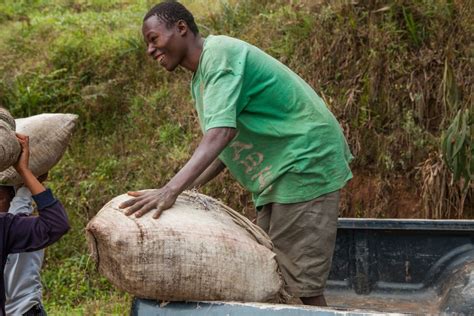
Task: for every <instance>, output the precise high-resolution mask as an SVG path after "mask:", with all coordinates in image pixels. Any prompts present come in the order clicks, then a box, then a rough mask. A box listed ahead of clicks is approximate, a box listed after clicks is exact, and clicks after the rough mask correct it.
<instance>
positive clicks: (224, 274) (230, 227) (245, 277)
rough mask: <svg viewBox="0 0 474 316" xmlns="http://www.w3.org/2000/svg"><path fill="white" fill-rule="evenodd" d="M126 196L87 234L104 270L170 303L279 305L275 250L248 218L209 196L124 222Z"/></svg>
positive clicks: (185, 196)
mask: <svg viewBox="0 0 474 316" xmlns="http://www.w3.org/2000/svg"><path fill="white" fill-rule="evenodd" d="M129 198H131V197H130V196H127V195H120V196H118V197H116V198H114V199H113V200H112V201H110V202H109V203H107V204H106V205H105V206H104V207H103V208H102V209H101V210H100V211H99V213H98V214H97V215H96V216H95V217H94V218H93V219H92V220H91V221H90V222H89V224H88V225H87V228H86V232H87V240H88V244H89V249H90V251H91V253H92V256H93V258H94V259H95V261H96V264H97V267H98V270H99V272H100V273H101V274H103V275H104V276H105V277H107V278H108V279H109V280H110V281H111V282H112V284H114V285H115V286H116V287H118V288H119V289H122V290H124V291H126V292H128V293H131V294H133V295H135V296H138V297H141V298H148V299H160V300H167V301H177V300H178V301H179V300H188V301H203V300H204V301H210V300H226V301H248V302H269V301H278V300H280V299H281V298H283V297H284V295H283V293H284V292H283V289H282V288H283V279H282V277H281V276H280V273H279V270H278V265H277V262H276V260H275V254H274V253H273V252H272V251H271V248H272V244H271V241H270V240H269V238H268V236H267V235H266V234H265V233H264V232H263V231H262V230H261V229H260V228H259V227H257V226H256V225H253V224H252V223H251V222H250V221H249V220H248V219H247V218H245V217H243V216H242V215H240V214H238V213H237V212H235V211H233V210H231V209H230V208H229V207H227V206H225V205H224V204H222V203H220V202H218V201H216V200H214V199H212V198H209V197H207V196H205V195H202V194H198V193H194V192H184V193H182V194H181V195H180V196H179V197H178V199H177V201H176V203H175V205H174V206H173V207H172V208H171V209H169V210H167V211H165V212H163V213H162V215H161V216H160V218H159V219H153V218H152V213H153V212H149V213H147V214H146V215H144V216H143V217H141V218H135V216H130V217H128V216H125V215H124V214H123V210H121V209H119V208H118V205H119V204H120V203H121V202H123V201H126V200H127V199H129Z"/></svg>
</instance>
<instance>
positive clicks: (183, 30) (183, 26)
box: [176, 20, 189, 36]
mask: <svg viewBox="0 0 474 316" xmlns="http://www.w3.org/2000/svg"><path fill="white" fill-rule="evenodd" d="M176 27H177V28H178V32H179V34H180V35H181V36H185V35H186V34H187V33H188V29H189V27H188V24H187V23H186V22H185V21H184V20H179V21H178V22H176Z"/></svg>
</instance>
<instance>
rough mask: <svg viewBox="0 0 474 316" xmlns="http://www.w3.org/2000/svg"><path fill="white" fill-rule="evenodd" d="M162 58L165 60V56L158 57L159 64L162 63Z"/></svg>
mask: <svg viewBox="0 0 474 316" xmlns="http://www.w3.org/2000/svg"><path fill="white" fill-rule="evenodd" d="M164 58H165V55H161V56H160V57H158V61H159V62H160V63H161V62H163V59H164Z"/></svg>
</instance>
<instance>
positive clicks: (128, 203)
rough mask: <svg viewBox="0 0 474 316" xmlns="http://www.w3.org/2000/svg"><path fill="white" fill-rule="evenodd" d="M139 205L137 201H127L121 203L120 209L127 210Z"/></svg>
mask: <svg viewBox="0 0 474 316" xmlns="http://www.w3.org/2000/svg"><path fill="white" fill-rule="evenodd" d="M135 203H137V199H130V200H126V201H125V202H122V203H120V205H119V208H127V207H129V206H132V205H133V204H135Z"/></svg>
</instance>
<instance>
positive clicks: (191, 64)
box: [121, 1, 352, 305]
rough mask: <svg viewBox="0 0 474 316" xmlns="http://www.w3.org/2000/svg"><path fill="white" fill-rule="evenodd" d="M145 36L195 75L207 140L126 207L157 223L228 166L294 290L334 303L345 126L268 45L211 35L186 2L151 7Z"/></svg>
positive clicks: (306, 298) (312, 300)
mask: <svg viewBox="0 0 474 316" xmlns="http://www.w3.org/2000/svg"><path fill="white" fill-rule="evenodd" d="M142 32H143V36H144V38H145V41H146V44H147V52H148V54H149V55H150V56H151V57H152V58H153V59H155V60H156V61H158V62H159V63H160V65H161V66H163V67H164V68H166V69H167V70H168V71H173V70H175V69H176V67H177V66H182V67H184V68H186V69H188V70H190V71H192V72H193V78H192V82H191V93H192V96H193V99H194V101H195V107H196V110H197V113H198V116H199V122H200V125H201V128H202V131H203V134H204V136H203V138H202V140H201V142H200V144H199V146H198V147H197V149H196V151H195V152H194V154H193V155H192V157H191V159H190V160H189V161H188V162H187V163H186V165H185V166H184V167H183V168H182V169H181V170H180V171H179V172H178V173H177V174H176V175H175V176H174V177H173V178H172V179H171V180H170V181H169V182H168V183H167V184H166V185H165V186H164V187H162V188H160V189H157V190H153V191H150V192H146V193H140V192H130V193H129V194H130V195H132V196H134V197H135V198H134V199H132V200H130V201H128V202H125V203H124V204H123V205H121V207H122V208H126V207H128V210H127V212H126V214H127V215H131V214H136V216H137V217H139V216H142V215H143V214H145V213H147V212H149V211H150V210H155V213H154V217H155V218H158V217H159V216H160V214H161V213H162V212H163V211H164V210H166V209H168V208H170V207H171V206H172V205H173V204H174V202H175V200H176V198H177V196H178V195H179V194H180V193H181V192H182V191H183V190H185V189H188V188H192V187H197V186H200V185H203V184H205V183H207V182H208V181H209V180H211V179H212V178H214V177H215V176H216V175H217V174H219V172H221V171H222V170H223V169H224V168H225V167H227V168H228V169H229V171H230V173H231V174H232V175H233V176H234V177H235V178H236V179H237V180H238V181H239V182H240V184H242V186H244V187H245V188H246V189H248V190H249V191H250V192H251V193H252V195H253V199H254V202H255V206H256V208H257V210H258V218H257V224H258V225H259V226H261V227H262V228H263V229H264V230H265V231H266V232H267V234H268V235H269V236H270V238H271V239H272V241H273V243H274V251H275V253H276V255H277V260H278V263H279V265H280V268H281V270H282V273H283V276H284V278H285V281H286V285H287V290H288V291H289V292H290V293H292V294H293V295H295V296H297V297H300V298H301V300H302V301H303V303H305V304H311V305H326V301H325V299H324V295H323V290H324V287H325V283H326V279H327V277H328V274H329V270H330V267H331V260H332V254H333V251H334V243H335V237H336V227H337V217H338V203H339V190H340V189H341V188H342V187H343V186H344V185H345V184H346V182H347V181H348V180H349V179H351V178H352V173H351V171H350V168H349V162H350V160H351V159H352V156H351V153H350V151H349V148H348V146H347V142H346V140H345V138H344V135H343V133H342V130H341V128H340V126H339V124H338V122H337V120H336V119H335V118H334V116H333V115H332V113H331V112H330V111H329V110H328V108H327V107H326V105H325V104H324V102H323V100H322V99H321V98H320V97H319V96H318V95H317V94H316V92H315V91H314V90H313V89H312V88H311V87H310V86H309V85H308V84H307V83H306V82H305V81H304V80H303V79H301V78H300V77H299V76H298V75H296V74H295V73H294V72H292V71H291V70H290V69H289V68H288V67H286V66H285V65H283V64H282V63H280V62H279V61H278V60H276V59H274V58H272V57H271V56H269V55H267V54H266V53H264V52H263V51H261V50H260V49H258V48H256V47H255V46H252V45H250V44H248V43H246V42H243V41H240V40H238V39H235V38H231V37H227V36H208V37H207V38H202V37H201V36H200V34H199V31H198V28H197V26H196V24H195V22H194V18H193V16H192V14H191V13H190V12H189V11H188V10H187V9H186V8H185V7H184V6H182V5H181V4H179V3H177V2H171V1H167V2H163V3H160V4H158V5H156V6H155V7H154V8H152V9H151V10H150V11H149V12H148V13H147V14H146V16H145V18H144V20H143V27H142Z"/></svg>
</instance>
